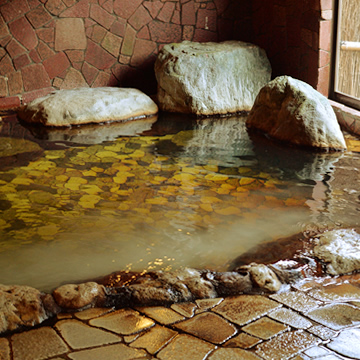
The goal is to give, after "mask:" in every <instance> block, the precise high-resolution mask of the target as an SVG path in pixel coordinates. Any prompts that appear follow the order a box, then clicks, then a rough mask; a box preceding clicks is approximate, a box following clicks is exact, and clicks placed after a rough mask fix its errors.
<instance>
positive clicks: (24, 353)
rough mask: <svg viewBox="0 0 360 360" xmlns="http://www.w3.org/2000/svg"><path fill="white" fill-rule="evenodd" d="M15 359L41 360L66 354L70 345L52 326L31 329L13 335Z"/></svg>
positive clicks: (12, 342) (12, 344)
mask: <svg viewBox="0 0 360 360" xmlns="http://www.w3.org/2000/svg"><path fill="white" fill-rule="evenodd" d="M11 346H12V349H13V359H14V360H41V359H48V358H50V357H53V356H56V355H61V354H64V353H66V352H67V351H68V347H67V346H66V344H65V343H64V341H63V340H62V339H61V338H60V336H59V335H57V333H56V331H55V330H54V329H52V328H50V327H43V328H40V329H35V330H31V331H28V332H25V333H22V334H15V335H13V336H12V337H11Z"/></svg>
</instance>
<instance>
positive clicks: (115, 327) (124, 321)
mask: <svg viewBox="0 0 360 360" xmlns="http://www.w3.org/2000/svg"><path fill="white" fill-rule="evenodd" d="M89 324H90V325H92V326H97V327H101V328H104V329H107V330H110V331H113V332H115V333H117V334H121V335H132V334H136V333H138V332H140V331H143V330H145V329H148V328H150V327H152V326H154V325H155V322H154V321H153V320H151V319H149V318H147V317H145V316H142V315H140V314H139V313H138V312H137V311H135V310H132V309H121V310H118V311H114V312H112V313H110V314H107V315H104V316H101V317H98V318H96V319H92V320H90V322H89Z"/></svg>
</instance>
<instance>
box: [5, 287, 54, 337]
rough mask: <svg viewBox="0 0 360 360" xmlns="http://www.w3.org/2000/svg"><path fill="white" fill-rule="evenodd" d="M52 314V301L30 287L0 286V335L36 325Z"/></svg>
mask: <svg viewBox="0 0 360 360" xmlns="http://www.w3.org/2000/svg"><path fill="white" fill-rule="evenodd" d="M44 299H46V301H43V300H44ZM48 306H49V307H48ZM54 312H56V305H55V304H54V303H53V301H52V299H51V298H49V297H48V296H46V295H45V294H43V293H41V292H40V291H39V290H37V289H34V288H32V287H30V286H18V285H0V334H1V333H3V332H6V331H13V330H16V329H18V328H20V327H24V326H26V327H27V326H35V325H38V324H40V323H41V322H43V321H44V320H46V319H48V318H49V317H50V316H52V315H53V314H54Z"/></svg>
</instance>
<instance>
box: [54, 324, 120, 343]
mask: <svg viewBox="0 0 360 360" xmlns="http://www.w3.org/2000/svg"><path fill="white" fill-rule="evenodd" d="M55 328H56V329H57V330H59V332H60V334H61V336H62V337H63V339H64V340H65V341H66V342H67V343H68V344H69V346H71V348H72V349H85V348H88V347H93V346H100V345H108V344H112V343H116V342H120V341H121V340H122V339H121V338H120V337H119V336H117V335H115V334H111V333H109V332H107V331H104V330H100V329H98V328H93V327H91V326H88V325H85V324H84V323H82V322H80V321H78V320H63V321H59V322H58V323H57V324H56V325H55Z"/></svg>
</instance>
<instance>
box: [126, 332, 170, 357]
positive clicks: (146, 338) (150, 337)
mask: <svg viewBox="0 0 360 360" xmlns="http://www.w3.org/2000/svg"><path fill="white" fill-rule="evenodd" d="M176 335H177V332H176V331H173V330H171V329H168V328H166V327H163V326H159V325H156V326H154V327H153V328H151V329H150V330H149V331H147V332H146V333H145V334H144V335H142V336H140V337H138V338H137V339H136V340H135V341H133V342H132V343H131V345H130V346H131V347H135V348H141V349H145V350H147V351H148V352H149V353H150V354H155V353H157V352H158V351H159V350H160V349H161V348H163V347H164V346H165V345H166V344H167V343H168V342H169V341H170V340H171V339H172V338H173V337H174V336H176Z"/></svg>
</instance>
